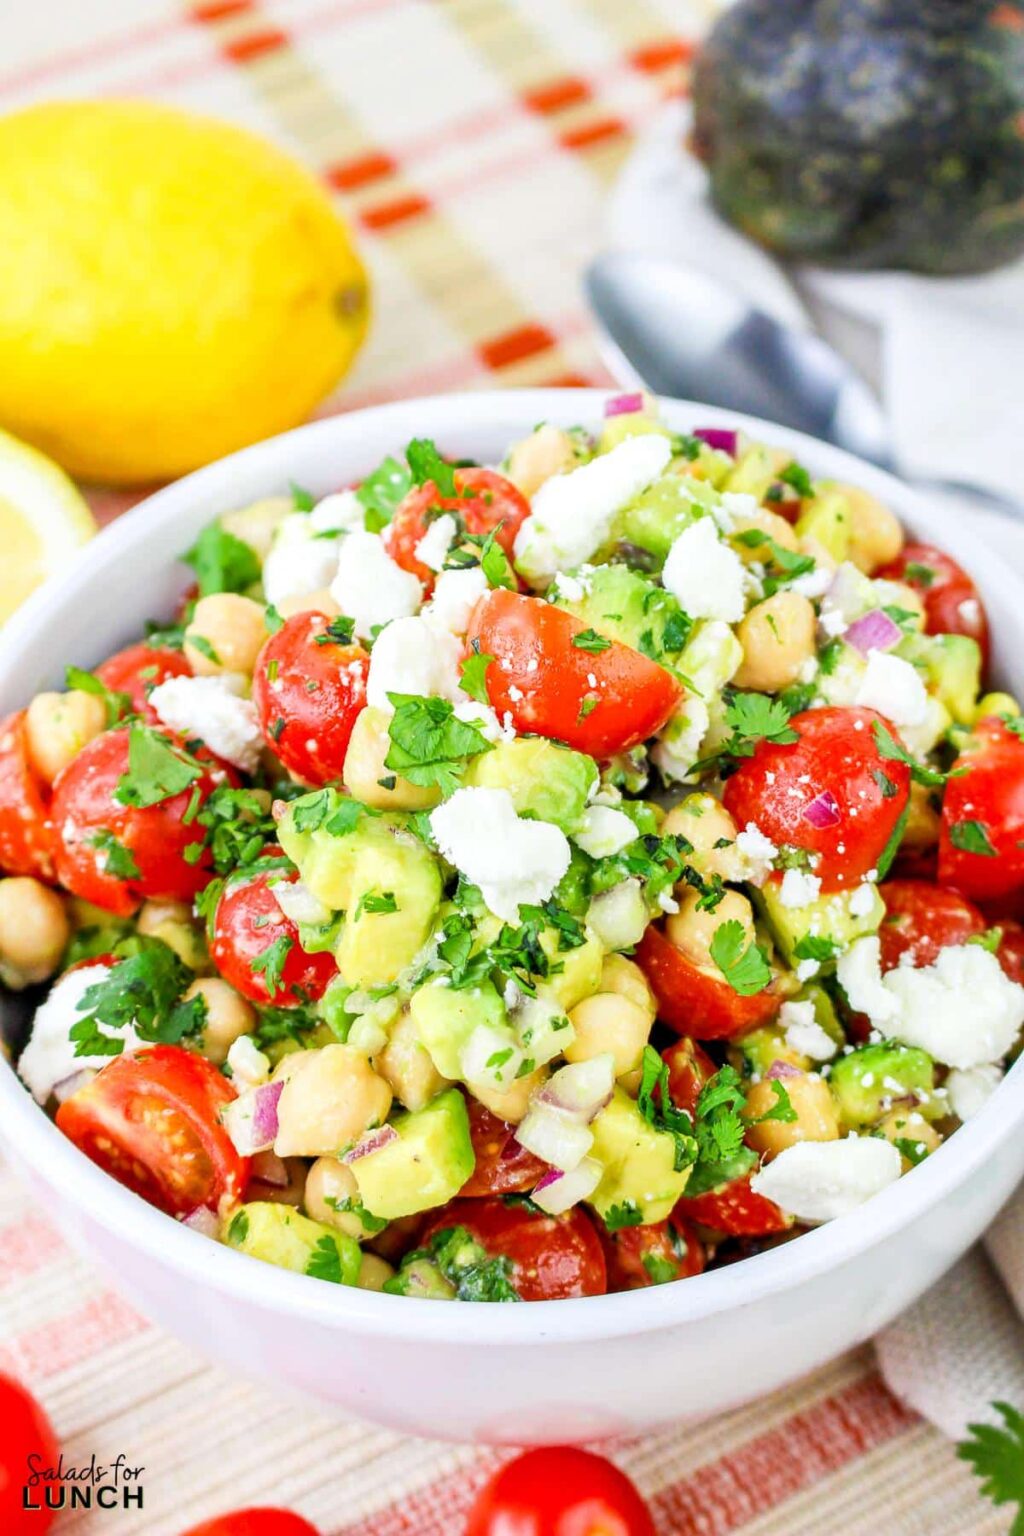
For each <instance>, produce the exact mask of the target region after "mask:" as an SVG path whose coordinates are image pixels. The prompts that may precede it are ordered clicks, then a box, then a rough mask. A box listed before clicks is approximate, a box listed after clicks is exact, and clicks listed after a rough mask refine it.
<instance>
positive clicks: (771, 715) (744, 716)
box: [698, 693, 799, 766]
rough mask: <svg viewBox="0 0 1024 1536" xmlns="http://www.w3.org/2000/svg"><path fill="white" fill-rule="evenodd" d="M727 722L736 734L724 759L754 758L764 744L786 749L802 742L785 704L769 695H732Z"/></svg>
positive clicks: (727, 744) (726, 747) (724, 749)
mask: <svg viewBox="0 0 1024 1536" xmlns="http://www.w3.org/2000/svg"><path fill="white" fill-rule="evenodd" d="M725 723H726V725H728V726H729V727H730V729H731V731H732V735H731V736H730V737H729V739H728V740H727V741H726V742H725V744H724V746H722V747H721V749H720V752H719V755H720V756H723V757H752V756H753V754H754V752H755V751H756V749H757V746H758V743H759V742H761V741H770V742H774V743H775V744H776V745H779V746H783V745H788V743H790V742H793V741H798V740H799V737H798V736H797V733H796V731H794V730H793V729H792V728H791V727H790V724H789V710H788V709H787V708H786V706H785V704H784V703H783V702H782V700H781V699H773V698H770V697H769V695H768V694H766V693H733V694H731V695H730V697H729V698H728V699H727V700H726V704H725ZM698 766H702V765H700V764H698Z"/></svg>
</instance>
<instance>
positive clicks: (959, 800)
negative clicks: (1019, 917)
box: [939, 718, 1024, 901]
mask: <svg viewBox="0 0 1024 1536" xmlns="http://www.w3.org/2000/svg"><path fill="white" fill-rule="evenodd" d="M939 881H940V883H941V884H942V885H951V886H953V887H954V889H955V890H958V891H961V892H962V893H963V895H965V896H969V897H971V898H973V899H974V900H975V901H997V900H998V899H999V898H1000V897H1003V896H1009V895H1011V894H1012V893H1013V892H1016V891H1020V890H1021V889H1024V741H1021V740H1020V738H1019V737H1018V736H1015V735H1014V733H1013V732H1012V731H1010V730H1007V728H1006V726H1005V725H1004V724H1003V723H1002V721H1001V720H997V719H995V718H993V719H991V720H983V721H982V722H981V725H980V726H979V727H978V728H977V730H976V731H975V732H974V735H973V737H972V738H971V742H970V744H969V746H968V747H967V749H966V750H965V751H963V752H961V754H960V756H959V757H958V758H957V760H956V762H955V763H954V765H953V772H952V775H951V777H950V779H949V783H948V784H947V785H946V793H945V796H944V797H943V801H942V825H941V828H940V831H939Z"/></svg>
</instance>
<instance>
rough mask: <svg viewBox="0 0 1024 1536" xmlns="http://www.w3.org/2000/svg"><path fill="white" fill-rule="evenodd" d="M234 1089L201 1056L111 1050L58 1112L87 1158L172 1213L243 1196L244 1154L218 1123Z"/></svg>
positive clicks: (162, 1048)
mask: <svg viewBox="0 0 1024 1536" xmlns="http://www.w3.org/2000/svg"><path fill="white" fill-rule="evenodd" d="M235 1097H236V1094H235V1090H234V1088H232V1086H231V1084H230V1083H229V1082H228V1081H227V1079H226V1078H225V1077H223V1076H222V1075H221V1073H220V1072H218V1071H217V1068H216V1067H215V1066H213V1065H212V1064H211V1063H210V1062H208V1061H207V1060H206V1058H205V1056H200V1055H198V1054H197V1053H196V1052H195V1051H187V1050H185V1049H184V1048H183V1047H182V1046H180V1045H156V1046H153V1047H152V1049H146V1050H141V1051H137V1052H136V1053H135V1054H134V1055H132V1056H114V1057H112V1058H111V1060H110V1061H109V1062H108V1063H107V1065H106V1066H105V1067H103V1068H101V1070H100V1071H99V1072H97V1074H96V1076H95V1077H94V1078H92V1079H91V1081H90V1082H88V1083H86V1085H85V1087H84V1088H79V1090H78V1092H77V1093H73V1094H72V1095H71V1097H70V1098H69V1099H65V1100H64V1103H63V1104H62V1105H61V1106H60V1108H59V1109H58V1111H57V1125H58V1127H59V1129H60V1130H62V1131H63V1132H64V1134H65V1136H67V1138H68V1140H69V1141H73V1142H74V1143H75V1146H76V1147H78V1148H79V1150H80V1151H82V1152H84V1153H85V1155H86V1157H88V1158H91V1160H92V1161H93V1162H94V1163H98V1164H99V1166H100V1167H101V1168H103V1169H104V1170H105V1171H106V1172H107V1173H109V1174H111V1175H112V1176H113V1177H114V1178H115V1179H117V1180H118V1181H119V1183H121V1184H126V1185H127V1186H128V1188H129V1189H132V1190H134V1191H135V1193H136V1194H137V1195H141V1196H142V1198H143V1199H144V1200H148V1201H149V1203H150V1205H155V1206H157V1207H158V1208H159V1209H160V1210H162V1211H166V1212H167V1213H168V1214H169V1215H171V1216H187V1215H188V1214H189V1212H190V1211H194V1210H195V1209H196V1208H197V1207H198V1206H205V1207H207V1208H208V1209H209V1210H213V1211H216V1210H217V1209H218V1207H219V1206H220V1205H221V1204H222V1203H226V1204H228V1205H232V1204H235V1203H236V1202H237V1201H239V1200H241V1199H242V1196H243V1195H244V1193H245V1186H246V1183H247V1181H248V1178H249V1159H248V1158H246V1157H240V1156H239V1154H238V1153H237V1152H236V1151H235V1148H234V1145H233V1144H232V1141H231V1138H230V1137H229V1136H228V1133H227V1131H226V1130H225V1129H224V1127H223V1125H222V1124H221V1121H220V1113H221V1111H222V1110H223V1109H224V1107H225V1105H227V1104H230V1103H231V1101H232V1100H233V1099H234V1098H235Z"/></svg>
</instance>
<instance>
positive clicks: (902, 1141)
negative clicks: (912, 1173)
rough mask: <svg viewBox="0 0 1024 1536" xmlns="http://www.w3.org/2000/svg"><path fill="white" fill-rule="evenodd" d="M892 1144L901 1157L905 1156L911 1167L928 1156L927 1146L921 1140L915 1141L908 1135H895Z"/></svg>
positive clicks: (914, 1166)
mask: <svg viewBox="0 0 1024 1536" xmlns="http://www.w3.org/2000/svg"><path fill="white" fill-rule="evenodd" d="M893 1146H894V1147H895V1148H896V1150H897V1152H898V1153H899V1154H900V1156H901V1157H905V1158H906V1160H907V1162H908V1163H909V1164H910V1166H911V1168H916V1167H917V1165H918V1163H923V1162H924V1160H925V1158H926V1157H927V1156H928V1148H927V1146H926V1145H925V1143H924V1142H923V1141H915V1140H914V1139H913V1137H910V1136H897V1137H896V1138H895V1140H894V1141H893Z"/></svg>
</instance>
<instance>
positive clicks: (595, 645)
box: [572, 629, 611, 655]
mask: <svg viewBox="0 0 1024 1536" xmlns="http://www.w3.org/2000/svg"><path fill="white" fill-rule="evenodd" d="M572 643H573V645H574V646H575V647H576V649H577V650H578V651H590V652H591V653H592V654H594V655H597V654H598V653H599V652H600V651H607V650H610V649H611V641H610V640H607V639H606V638H605V636H604V635H599V634H598V633H597V630H596V629H581V630H580V632H579V634H578V635H573V637H572Z"/></svg>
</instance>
